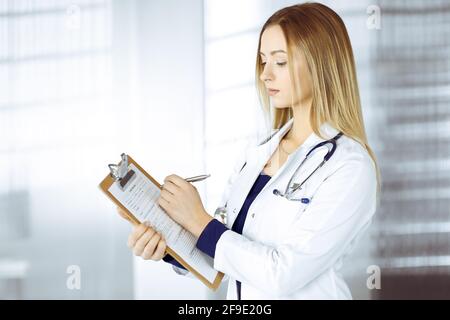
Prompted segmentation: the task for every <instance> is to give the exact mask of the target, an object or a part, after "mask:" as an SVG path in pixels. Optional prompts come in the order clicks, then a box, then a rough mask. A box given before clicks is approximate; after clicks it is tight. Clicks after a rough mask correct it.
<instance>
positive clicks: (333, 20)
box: [255, 3, 381, 193]
mask: <svg viewBox="0 0 450 320" xmlns="http://www.w3.org/2000/svg"><path fill="white" fill-rule="evenodd" d="M275 25H278V26H279V27H281V29H282V31H283V34H284V36H285V38H286V42H287V56H288V61H292V62H293V63H290V64H288V66H289V72H290V77H291V79H293V81H292V84H291V87H292V92H300V83H299V77H298V74H297V73H296V72H295V70H297V69H296V68H295V67H296V59H295V57H298V55H299V52H301V53H303V54H304V56H305V58H306V61H307V65H308V68H309V71H310V73H311V79H312V90H313V93H312V105H311V111H310V123H311V128H312V129H313V131H314V133H315V134H317V135H318V136H319V137H321V138H323V139H324V137H323V136H322V135H321V133H320V131H319V128H320V125H321V124H322V123H324V122H328V123H330V124H331V125H332V126H333V127H334V128H336V129H337V130H339V131H341V132H342V133H343V134H344V135H346V136H348V137H350V138H352V139H354V140H355V141H357V142H359V143H360V144H361V145H362V146H363V147H364V148H365V149H366V150H367V152H368V153H369V155H370V157H371V158H372V160H373V162H374V165H375V169H376V175H377V181H378V193H379V190H380V183H381V179H380V172H379V167H378V165H377V161H376V157H375V154H374V152H373V151H372V149H371V148H370V146H369V143H368V141H367V136H366V132H365V128H364V120H363V116H362V111H361V102H360V97H359V89H358V82H357V78H356V68H355V62H354V57H353V51H352V46H351V43H350V39H349V36H348V33H347V29H346V28H345V25H344V22H343V21H342V19H341V18H340V17H339V15H338V14H337V13H336V12H334V11H333V10H332V9H330V8H328V7H327V6H325V5H323V4H320V3H303V4H297V5H293V6H289V7H285V8H283V9H281V10H279V11H277V12H275V13H274V14H273V15H272V16H271V17H270V18H269V19H268V20H267V21H266V23H265V24H264V26H263V27H262V29H261V32H260V35H259V42H258V51H257V55H256V72H255V76H256V88H257V93H258V96H259V99H260V102H261V104H262V106H263V108H264V110H265V111H266V112H267V113H268V114H270V112H271V110H270V100H269V96H268V94H267V91H266V88H265V85H264V82H263V81H261V80H260V75H261V73H262V72H263V66H262V64H261V62H262V61H261V57H260V55H259V51H260V48H261V37H262V34H263V32H264V30H265V29H267V28H268V27H270V26H275ZM295 89H297V90H295ZM293 99H294V97H292V100H293ZM291 117H292V109H291V108H283V109H275V110H274V115H273V121H272V124H271V125H272V127H273V128H274V129H278V128H280V127H282V126H283V125H284V124H285V123H286V122H287V121H288V120H289V119H290V118H291Z"/></svg>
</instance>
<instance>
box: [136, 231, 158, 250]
mask: <svg viewBox="0 0 450 320" xmlns="http://www.w3.org/2000/svg"><path fill="white" fill-rule="evenodd" d="M155 233H156V232H155V230H153V229H152V228H148V229H147V230H146V231H145V232H144V234H143V235H142V236H141V237H140V238H139V239H138V240H137V241H136V244H135V245H134V248H133V253H134V255H135V256H141V255H142V253H143V252H144V249H145V248H146V247H147V246H148V245H149V244H150V242H151V239H152V238H153V236H154V235H155ZM152 253H153V252H152Z"/></svg>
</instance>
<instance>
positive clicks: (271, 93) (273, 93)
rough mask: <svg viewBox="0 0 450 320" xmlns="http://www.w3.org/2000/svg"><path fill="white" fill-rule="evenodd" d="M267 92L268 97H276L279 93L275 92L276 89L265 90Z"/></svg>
mask: <svg viewBox="0 0 450 320" xmlns="http://www.w3.org/2000/svg"><path fill="white" fill-rule="evenodd" d="M267 91H268V92H269V95H270V96H273V95H276V94H277V93H278V92H280V90H276V89H270V88H269V89H267Z"/></svg>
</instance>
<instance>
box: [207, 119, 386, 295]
mask: <svg viewBox="0 0 450 320" xmlns="http://www.w3.org/2000/svg"><path fill="white" fill-rule="evenodd" d="M292 123H293V119H290V120H289V121H288V122H287V123H286V124H285V125H284V126H283V127H282V128H281V129H279V130H278V131H275V132H274V135H273V136H272V137H271V139H270V140H269V141H268V142H266V143H264V144H261V145H258V146H255V147H251V148H249V149H248V150H247V152H246V154H245V155H243V157H242V158H241V159H239V161H238V162H237V164H236V165H235V168H234V172H233V173H232V175H231V176H230V178H229V180H228V183H227V186H226V188H225V191H224V194H223V199H222V204H221V205H224V204H225V203H226V204H227V212H228V221H227V227H228V228H229V229H231V226H232V225H233V222H234V220H235V219H236V216H237V215H238V213H239V211H240V209H241V207H242V205H243V203H244V201H245V198H246V196H247V194H248V192H249V190H250V188H251V187H252V186H253V184H254V182H255V180H256V178H257V177H258V175H259V174H260V172H261V171H262V170H263V168H264V166H265V164H266V163H267V161H268V160H269V158H270V157H271V155H272V154H273V152H274V151H275V150H276V148H277V146H278V144H279V141H280V140H281V138H282V137H283V136H284V134H285V133H287V131H288V129H289V128H291V126H292ZM320 130H321V132H322V133H323V135H324V136H325V137H327V138H332V137H334V136H335V135H336V134H337V133H338V131H337V130H336V129H335V128H333V127H332V126H331V125H329V124H328V123H325V124H323V125H322V126H321V128H320ZM321 141H323V140H322V139H320V138H319V137H318V136H317V135H315V134H314V133H313V134H311V135H310V136H309V137H308V139H307V140H306V141H305V142H304V143H303V144H302V145H301V146H300V147H299V148H298V149H297V150H296V151H295V152H294V153H292V154H290V155H289V157H288V159H287V160H286V162H285V163H284V164H283V166H282V167H281V168H280V169H279V170H278V171H277V173H276V174H275V175H274V176H273V177H272V178H271V179H270V181H269V182H268V183H267V184H266V186H265V187H264V188H263V189H262V190H261V192H260V193H259V194H258V196H257V197H256V198H255V200H254V201H253V203H252V204H251V206H250V208H249V210H248V214H247V218H246V221H245V225H244V229H243V232H242V235H241V234H238V233H236V232H234V231H231V230H229V231H226V232H225V233H223V234H222V236H221V237H220V239H219V241H218V243H217V246H216V252H215V258H214V268H215V269H216V270H218V271H221V272H223V273H225V275H226V276H227V277H228V278H229V284H228V291H227V299H237V294H236V280H239V281H241V283H242V285H241V298H242V299H351V298H352V296H351V293H350V290H349V288H348V287H347V285H346V283H345V282H344V280H343V277H342V275H341V274H340V269H341V267H342V262H343V259H344V257H345V256H346V255H348V254H349V253H350V252H351V251H352V249H353V247H354V245H355V244H356V243H357V240H358V239H359V237H360V236H361V234H362V233H363V232H364V231H365V230H366V229H367V227H368V226H369V225H370V223H371V220H372V217H373V215H374V213H375V210H376V203H377V201H376V188H377V187H376V186H377V182H376V171H375V166H374V163H373V161H372V159H371V158H370V156H369V154H368V153H367V151H366V150H365V149H364V148H363V147H362V146H361V145H360V144H359V143H357V142H356V141H354V140H353V139H350V138H348V137H346V136H342V137H341V138H340V139H339V140H338V141H337V149H336V152H335V153H334V155H333V156H332V157H331V159H330V160H329V161H328V162H327V163H326V164H325V165H324V166H323V167H322V168H320V169H319V170H318V171H316V173H314V174H313V175H312V176H311V178H310V179H309V180H308V181H307V182H306V184H305V185H304V187H303V188H302V190H300V191H297V192H296V193H295V196H296V197H302V198H303V197H305V198H310V199H311V201H310V202H309V203H308V204H304V203H302V202H300V201H289V200H287V199H286V198H284V197H281V196H276V195H274V194H273V190H274V189H275V188H277V189H279V190H280V191H282V192H284V191H285V188H286V185H287V183H288V181H289V179H290V177H291V176H292V174H293V173H294V171H295V169H296V168H297V166H298V165H299V164H300V162H301V161H302V160H303V159H304V157H305V155H306V153H307V152H308V151H309V150H310V149H311V148H312V147H313V146H314V145H316V144H317V143H319V142H321ZM325 153H326V149H325V148H320V149H319V151H317V152H314V153H313V155H312V156H311V157H310V159H308V160H307V161H306V162H305V163H304V165H303V167H302V169H301V170H300V171H299V173H298V174H297V176H296V177H295V178H294V180H293V182H301V181H303V179H304V178H305V177H306V176H307V175H309V174H310V173H311V172H312V171H313V170H314V169H315V168H316V166H317V165H318V164H319V163H320V162H321V161H322V160H323V156H324V155H325ZM244 163H246V165H245V167H244V168H243V169H242V171H240V169H241V168H242V166H243V164H244Z"/></svg>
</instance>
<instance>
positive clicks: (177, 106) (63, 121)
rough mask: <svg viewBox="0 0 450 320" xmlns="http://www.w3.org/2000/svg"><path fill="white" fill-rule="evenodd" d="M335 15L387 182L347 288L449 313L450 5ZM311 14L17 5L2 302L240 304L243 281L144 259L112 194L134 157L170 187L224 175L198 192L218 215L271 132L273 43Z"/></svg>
mask: <svg viewBox="0 0 450 320" xmlns="http://www.w3.org/2000/svg"><path fill="white" fill-rule="evenodd" d="M300 2H301V1H300ZM320 2H322V3H324V4H326V5H328V6H330V7H331V8H333V9H334V10H335V11H337V12H338V13H339V14H340V16H341V17H342V18H343V20H344V22H345V24H346V26H347V29H348V31H349V34H350V38H351V41H352V44H353V49H354V53H355V58H356V64H357V72H358V80H359V86H360V90H361V97H362V105H363V111H364V118H365V122H366V129H367V133H368V136H369V142H370V143H371V145H372V147H373V148H374V150H375V152H376V154H377V156H378V159H379V164H380V167H381V171H382V178H383V189H382V195H381V204H380V207H379V209H378V212H377V214H376V219H375V221H374V223H373V225H372V227H371V228H370V231H369V232H368V233H367V234H366V236H365V237H364V238H363V239H362V240H361V242H360V244H359V247H358V248H357V249H356V250H355V252H354V253H353V254H352V256H350V257H349V258H348V260H347V265H346V266H345V269H344V275H345V278H346V279H347V281H348V283H349V285H350V287H351V290H352V293H353V296H354V298H355V299H419V298H438V299H448V298H450V277H449V275H450V249H449V244H450V237H449V236H450V1H449V0H427V1H425V0H389V1H387V0H384V1H381V0H378V1H376V0H372V1H365V0H345V1H337V0H336V1H320ZM295 3H299V1H283V0H271V1H269V0H239V1H238V0H227V1H224V0H189V1H181V0H164V1H163V0H73V1H66V0H0V141H1V144H0V167H1V170H0V182H1V183H0V298H1V299H187V298H189V299H222V298H224V297H225V291H226V283H223V284H222V286H221V288H220V289H219V290H218V291H217V292H211V291H209V290H208V289H206V287H205V286H204V285H203V284H201V283H200V282H199V281H197V280H195V279H189V278H184V277H182V276H179V275H177V274H175V273H174V272H173V270H172V268H171V267H170V265H167V264H165V263H164V262H158V263H155V262H152V261H142V260H141V259H137V258H135V257H134V256H133V255H132V254H131V252H130V251H129V250H128V248H127V247H126V240H127V237H128V234H129V232H130V231H131V227H130V226H129V225H128V223H127V222H125V221H123V220H121V219H120V218H119V217H118V215H117V213H116V211H115V206H114V205H113V203H112V202H111V201H109V200H108V199H107V198H106V196H105V195H104V194H103V193H102V192H101V191H100V189H99V188H98V184H99V182H100V181H101V180H102V179H103V178H104V177H105V176H106V174H107V173H108V168H107V164H108V163H111V162H119V160H120V154H121V153H122V152H126V153H128V154H130V155H131V156H132V157H133V158H134V159H135V160H136V161H137V162H139V163H140V164H141V165H142V166H143V167H144V168H146V169H147V170H148V171H149V172H150V173H151V174H152V175H153V176H154V177H155V178H156V179H157V180H159V181H162V180H163V179H164V177H165V176H167V175H169V174H172V173H175V174H178V175H180V176H193V175H197V174H202V173H210V174H211V175H212V176H211V178H210V179H208V180H206V181H204V182H201V183H198V185H197V186H198V189H199V191H201V195H202V199H203V201H204V204H205V207H206V208H207V210H208V212H210V213H212V212H214V210H215V208H216V206H217V204H218V202H219V199H220V196H221V193H222V191H223V188H224V186H225V182H226V180H227V178H228V176H229V174H230V173H231V169H232V166H233V164H234V161H235V159H236V157H237V156H238V154H239V153H240V152H242V150H244V149H245V147H246V146H247V145H248V144H249V143H255V142H256V141H258V140H260V139H261V138H262V137H264V135H265V134H266V133H267V130H268V120H267V118H266V117H265V116H264V114H263V113H262V111H261V108H260V105H259V103H258V99H257V96H256V91H255V87H254V66H255V58H256V49H257V40H258V34H259V31H260V28H261V27H262V25H263V23H264V22H265V20H266V19H267V18H268V17H269V16H270V15H271V14H272V13H274V12H275V11H276V10H278V9H280V8H282V7H285V6H288V5H292V4H295ZM74 270H75V271H74ZM373 270H379V271H380V272H381V288H376V287H375V288H374V287H373V286H371V285H370V284H368V282H370V277H371V275H373ZM74 272H75V273H76V275H78V276H79V279H78V278H77V279H78V280H79V281H78V282H77V285H75V286H74V285H73V281H72V280H73V278H72V277H73V276H74V275H75V273H74Z"/></svg>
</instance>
